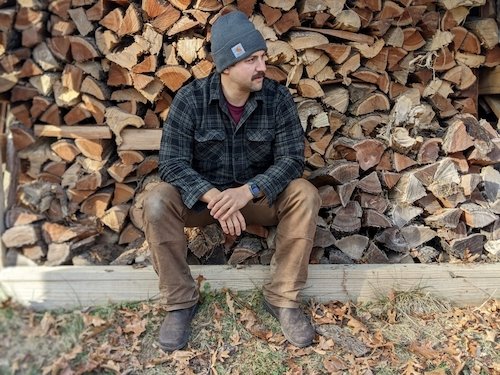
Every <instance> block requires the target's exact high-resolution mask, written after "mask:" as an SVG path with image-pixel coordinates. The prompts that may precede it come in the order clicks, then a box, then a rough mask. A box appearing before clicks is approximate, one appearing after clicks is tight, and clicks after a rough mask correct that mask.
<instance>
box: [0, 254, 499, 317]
mask: <svg viewBox="0 0 500 375" xmlns="http://www.w3.org/2000/svg"><path fill="white" fill-rule="evenodd" d="M191 274H192V275H193V277H194V278H196V277H198V276H199V275H201V276H203V280H204V281H203V282H204V283H208V284H209V285H210V288H212V289H215V290H218V289H221V288H231V289H232V290H235V291H243V290H252V289H254V288H259V287H261V286H262V284H263V283H264V281H265V280H266V279H267V278H268V277H269V266H259V265H255V266H247V267H241V268H233V267H231V266H226V265H224V266H191ZM422 287H426V288H427V289H426V290H428V291H429V292H430V293H433V294H435V295H437V296H440V297H442V298H445V299H447V300H450V301H451V302H453V303H454V304H457V305H477V304H481V303H483V302H484V301H485V300H487V299H489V298H495V299H498V298H500V264H498V263H492V264H469V265H457V264H435V265H434V264H432V265H429V264H372V265H368V264H366V265H311V266H310V267H309V278H308V282H307V285H306V288H305V289H304V291H303V298H304V299H308V298H314V299H315V300H318V301H323V302H327V301H333V300H339V301H347V300H351V301H354V302H362V301H370V300H375V299H376V298H378V297H379V296H380V295H385V294H387V293H388V292H389V291H390V290H391V288H394V289H397V290H405V289H407V290H411V289H412V288H422ZM0 291H3V292H4V293H6V294H7V295H9V296H11V297H12V298H13V299H15V300H16V301H18V302H20V303H22V304H24V305H27V306H30V307H33V308H35V309H38V310H43V309H53V308H75V307H78V308H81V307H85V306H89V305H101V304H106V303H109V302H115V303H116V302H125V301H142V300H149V299H157V298H158V279H157V276H156V274H155V272H154V270H153V268H152V267H151V266H149V267H145V268H139V269H133V268H132V267H129V266H81V267H80V266H60V267H43V266H40V267H12V268H5V269H3V270H1V271H0Z"/></svg>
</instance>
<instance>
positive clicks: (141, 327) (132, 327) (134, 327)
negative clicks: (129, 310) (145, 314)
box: [123, 319, 146, 337]
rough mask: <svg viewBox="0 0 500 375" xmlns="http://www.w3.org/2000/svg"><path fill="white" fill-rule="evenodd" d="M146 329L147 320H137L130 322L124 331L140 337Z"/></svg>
mask: <svg viewBox="0 0 500 375" xmlns="http://www.w3.org/2000/svg"><path fill="white" fill-rule="evenodd" d="M145 330H146V320H145V319H141V320H135V321H133V322H130V323H129V324H127V325H126V326H125V327H124V328H123V332H125V333H132V334H133V336H135V337H139V336H140V335H141V334H142V333H143V332H144V331H145Z"/></svg>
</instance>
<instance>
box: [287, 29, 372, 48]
mask: <svg viewBox="0 0 500 375" xmlns="http://www.w3.org/2000/svg"><path fill="white" fill-rule="evenodd" d="M293 30H301V31H314V32H317V33H321V34H325V35H330V36H334V37H336V38H339V39H345V40H350V41H353V42H359V43H366V44H370V45H372V44H373V43H375V38H374V37H372V36H370V35H365V34H360V33H353V32H350V31H344V30H334V29H320V28H314V27H302V26H298V27H294V28H293Z"/></svg>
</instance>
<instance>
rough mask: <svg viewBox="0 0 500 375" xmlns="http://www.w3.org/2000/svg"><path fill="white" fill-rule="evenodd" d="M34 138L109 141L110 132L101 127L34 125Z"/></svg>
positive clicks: (105, 127)
mask: <svg viewBox="0 0 500 375" xmlns="http://www.w3.org/2000/svg"><path fill="white" fill-rule="evenodd" d="M35 136H37V137H58V138H85V139H111V130H110V129H109V128H108V127H107V126H103V125H74V126H73V125H61V126H58V125H35Z"/></svg>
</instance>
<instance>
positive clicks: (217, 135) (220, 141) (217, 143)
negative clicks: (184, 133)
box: [194, 129, 226, 161]
mask: <svg viewBox="0 0 500 375" xmlns="http://www.w3.org/2000/svg"><path fill="white" fill-rule="evenodd" d="M194 139H195V141H196V142H195V145H194V158H195V159H199V160H204V161H219V160H220V159H221V158H222V156H223V155H224V153H225V142H224V140H225V139H226V134H225V133H224V131H223V130H211V129H200V130H197V131H195V133H194Z"/></svg>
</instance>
